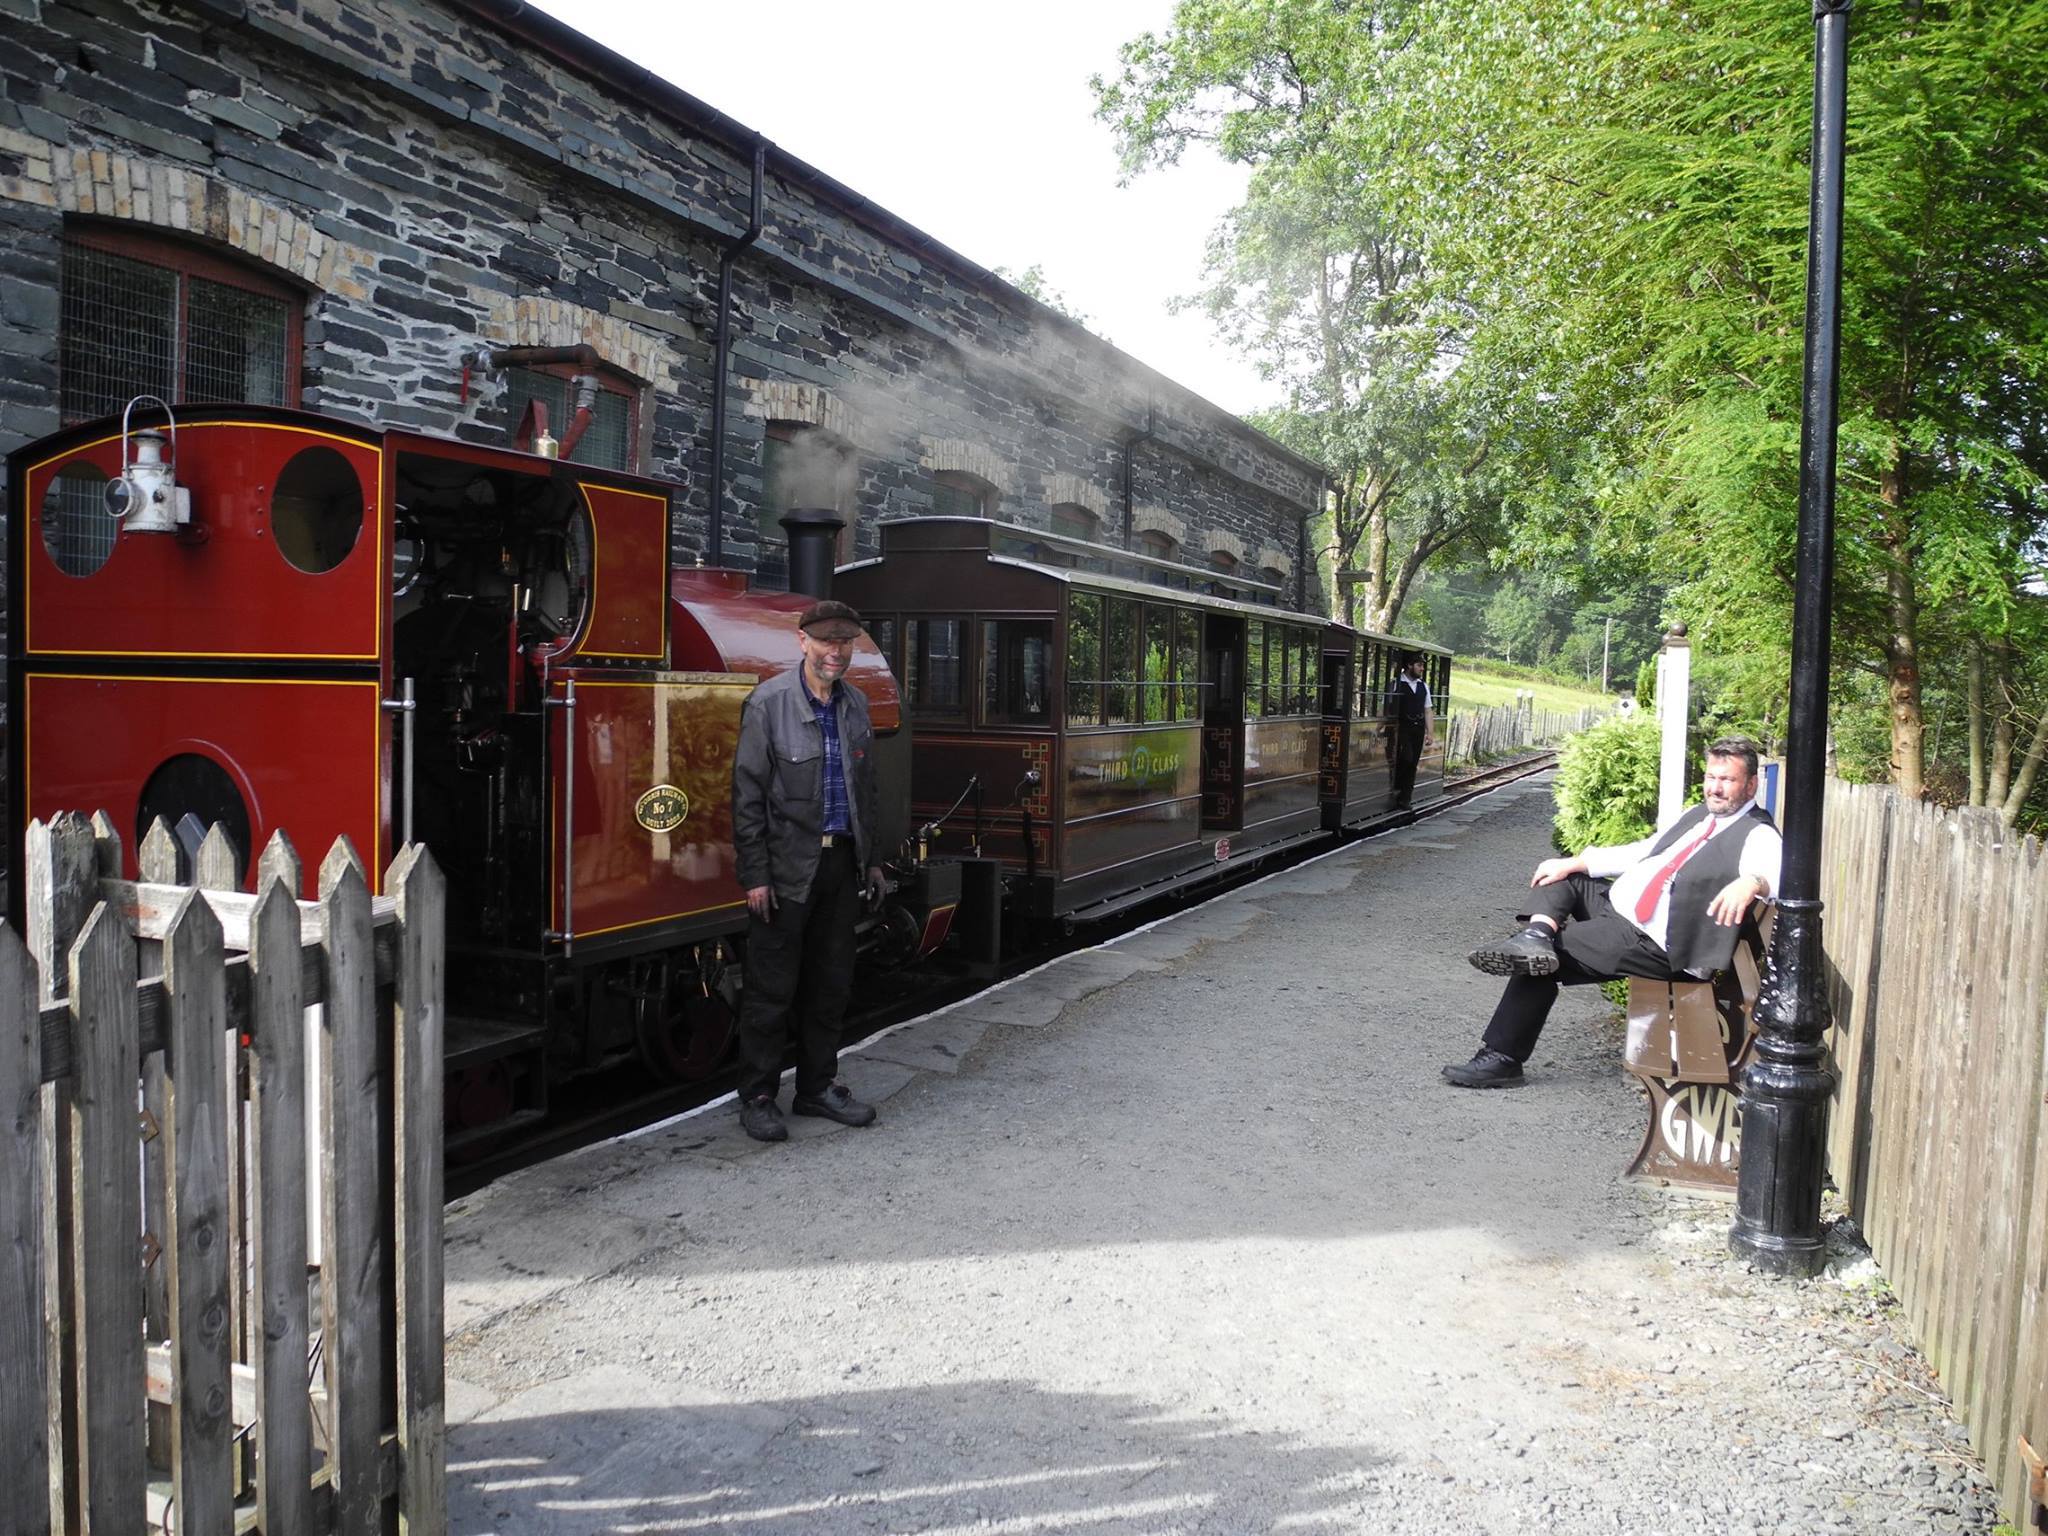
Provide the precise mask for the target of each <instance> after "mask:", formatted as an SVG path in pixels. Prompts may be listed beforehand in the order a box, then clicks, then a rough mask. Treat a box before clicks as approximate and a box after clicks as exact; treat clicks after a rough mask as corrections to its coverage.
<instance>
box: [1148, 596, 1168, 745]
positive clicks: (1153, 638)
mask: <svg viewBox="0 0 2048 1536" xmlns="http://www.w3.org/2000/svg"><path fill="white" fill-rule="evenodd" d="M1144 660H1145V668H1144V683H1143V688H1144V698H1143V701H1142V702H1143V706H1144V708H1143V713H1144V718H1145V722H1146V724H1148V725H1149V724H1151V723H1153V722H1154V721H1159V720H1171V719H1173V718H1174V712H1173V710H1174V706H1173V610H1172V609H1171V608H1157V607H1151V606H1148V607H1147V608H1146V609H1145V658H1144Z"/></svg>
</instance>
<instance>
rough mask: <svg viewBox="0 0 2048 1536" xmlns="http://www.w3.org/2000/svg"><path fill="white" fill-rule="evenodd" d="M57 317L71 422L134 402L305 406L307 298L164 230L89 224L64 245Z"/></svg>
mask: <svg viewBox="0 0 2048 1536" xmlns="http://www.w3.org/2000/svg"><path fill="white" fill-rule="evenodd" d="M61 288H62V297H61V312H60V319H59V321H58V372H59V386H58V394H59V402H60V407H61V409H62V411H63V415H64V420H65V421H66V422H77V421H89V420H91V419H92V418H94V417H96V416H109V415H113V414H116V413H118V412H119V411H120V410H121V408H122V407H123V406H125V405H126V404H127V403H128V402H129V401H130V400H132V399H133V398H134V397H135V396H137V395H156V396H158V397H159V398H160V399H163V400H167V401H169V402H170V403H171V404H173V405H188V404H197V403H200V402H203V401H221V402H230V403H235V404H248V405H297V404H298V403H299V347H300V341H301V336H300V324H299V321H300V317H301V315H302V314H303V313H304V310H305V299H304V296H303V294H302V293H301V291H300V290H299V289H298V288H296V287H294V286H293V285H292V284H290V283H287V282H285V281H284V280H283V279H282V278H277V277H273V276H271V275H270V274H269V273H268V272H265V271H262V270H259V269H256V268H252V267H248V266H244V265H242V264H241V263H240V262H237V261H234V260H232V259H230V258H227V257H224V256H219V255H216V254H214V253H213V252H212V251H210V250H208V249H206V248H205V247H203V246H199V245H192V244H187V243H185V242H183V241H179V240H172V239H166V238H164V237H162V236H160V235H157V234H154V233H149V234H135V233H132V232H129V231H126V230H108V229H100V228H97V227H81V228H74V229H71V230H70V231H68V232H67V233H66V235H65V239H64V270H63V280H62V285H61Z"/></svg>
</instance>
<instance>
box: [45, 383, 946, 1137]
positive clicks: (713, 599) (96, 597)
mask: <svg viewBox="0 0 2048 1536" xmlns="http://www.w3.org/2000/svg"><path fill="white" fill-rule="evenodd" d="M9 487H10V498H11V512H12V516H11V519H10V527H11V529H12V535H13V538H12V547H11V552H10V554H11V558H10V567H9V568H10V570H11V572H12V573H13V579H12V581H11V582H10V584H9V599H10V601H9V626H10V629H9V639H10V642H11V645H10V652H9V656H10V662H9V667H10V673H9V681H10V685H11V697H12V699H13V700H14V729H13V731H12V732H11V738H10V745H9V750H10V761H9V770H10V772H9V791H10V807H9V809H10V826H11V827H12V828H13V829H14V830H15V835H16V836H19V833H20V831H21V829H22V828H24V827H25V826H26V824H27V822H28V820H29V819H30V818H32V817H47V816H49V815H51V814H53V813H55V812H57V811H59V810H65V809H79V808H87V809H92V808H99V809H104V810H105V811H107V812H108V814H109V815H110V816H112V817H113V818H114V821H115V824H116V825H117V827H119V828H120V830H121V832H122V833H123V836H124V839H125V840H126V842H125V846H126V848H127V849H128V854H127V857H128V858H129V860H130V864H131V868H130V873H131V874H132V873H133V859H134V849H135V847H136V846H137V844H138V843H139V842H140V840H141V836H142V833H143V832H144V831H145V830H146V829H147V828H148V827H149V825H150V824H151V823H152V822H153V821H154V820H155V819H157V818H159V817H161V818H162V819H163V820H164V822H165V823H166V825H167V826H169V827H170V828H171V829H172V831H173V834H174V836H175V837H176V838H177V839H178V841H179V843H180V847H181V852H182V853H184V854H185V855H186V856H187V857H190V856H192V855H193V854H195V853H196V850H197V845H198V842H199V840H200V839H201V838H203V837H204V835H205V832H206V829H207V828H208V827H210V826H212V825H215V824H218V825H219V826H220V827H222V828H223V829H224V831H225V832H226V835H227V837H228V839H229V841H230V842H231V844H232V845H233V847H234V850H235V853H236V855H237V858H238V860H239V862H240V864H241V867H242V869H243V871H244V875H245V878H246V877H247V876H248V874H249V872H250V871H252V870H253V867H254V861H255V859H256V857H257V856H258V855H259V854H260V852H261V850H262V848H263V846H264V844H265V843H266V842H267V841H268V839H269V838H270V837H271V835H272V834H273V833H275V832H279V831H287V832H288V833H289V835H290V837H291V839H292V840H293V842H294V844H295V845H296V846H297V847H298V848H300V849H302V850H305V851H308V852H310V853H313V854H314V855H315V857H316V859H317V855H318V852H319V851H321V850H324V849H326V848H327V847H328V846H329V844H330V843H331V842H332V840H333V839H334V838H336V837H338V836H346V837H348V838H349V839H350V840H351V841H352V843H353V844H354V846H355V847H356V848H357V850H358V851H359V852H360V853H361V854H362V855H363V857H364V859H365V860H366V862H367V863H368V865H369V867H370V869H371V871H372V876H371V878H372V881H373V889H374V888H376V887H375V882H376V881H377V880H378V879H379V878H380V876H381V872H382V871H383V870H384V869H385V867H386V866H387V865H388V864H389V862H390V860H391V858H392V857H393V856H394V854H395V853H396V852H397V850H398V848H399V847H400V846H401V845H402V844H403V843H405V842H407V841H411V840H414V839H417V840H421V841H424V842H426V843H427V844H428V845H429V846H430V847H431V848H432V849H433V851H434V856H435V857H436V859H438V860H439V861H440V863H441V865H442V867H443V869H444V870H445V871H446V873H447V876H448V880H449V885H450V891H451V900H450V902H449V908H448V911H449V935H448V937H449V997H450V1008H451V1014H452V1017H451V1020H450V1029H449V1040H450V1046H449V1050H450V1055H449V1062H448V1067H449V1084H450V1128H451V1132H452V1133H455V1134H460V1132H461V1131H462V1130H463V1129H465V1128H480V1127H485V1126H489V1127H493V1128H496V1129H502V1128H503V1127H504V1125H505V1124H506V1122H507V1121H508V1120H512V1121H516V1120H518V1119H519V1118H522V1117H525V1116H528V1115H533V1114H537V1113H539V1112H541V1111H542V1110H543V1109H544V1106H545V1102H546V1085H547V1083H548V1081H549V1079H551V1078H557V1077H560V1076H561V1075H563V1074H564V1073H565V1072H571V1071H576V1070H579V1069H585V1068H592V1067H597V1066H600V1065H603V1064H606V1063H608V1062H611V1061H614V1060H617V1059H619V1058H621V1057H623V1056H626V1055H627V1054H629V1053H635V1052H637V1053H638V1054H639V1055H640V1056H641V1057H643V1058H644V1059H645V1060H646V1061H647V1063H648V1064H649V1065H650V1066H651V1067H652V1068H653V1069H654V1070H655V1071H657V1072H658V1073H660V1074H661V1075H663V1076H665V1077H669V1078H675V1079H692V1078H696V1077H700V1076H702V1075H704V1074H706V1073H708V1072H709V1071H710V1070H712V1069H713V1068H714V1067H715V1066H716V1065H718V1063H719V1062H720V1061H721V1060H722V1058H723V1057H724V1054H725V1051H726V1048H727V1042H728V1037H729V1034H730V1030H731V1024H732V1003H733V1000H734V997H735V995H736V988H737V975H736V970H737V968H736V966H735V963H734V962H735V960H736V954H735V950H734V948H733V944H732V941H733V939H734V938H735V936H736V935H737V934H739V933H740V932H743V931H744V928H745V915H746V909H745V903H744V899H743V897H742V896H741V893H740V891H739V890H738V888H737V886H736V884H735V882H734V878H733V851H732V842H731V834H732V818H731V813H730V805H729V794H730V791H729V782H730V781H729V774H730V764H731V753H732V747H733V744H734V742H735V741H736V740H737V736H738V730H739V714H740V706H741V704H742V702H743V701H744V700H745V698H746V696H747V694H748V693H749V691H751V689H752V688H753V687H754V685H755V683H756V681H757V680H759V679H760V678H762V677H765V676H770V675H773V674H774V673H776V672H778V671H780V670H782V669H783V668H786V667H789V666H793V665H796V664H797V663H798V661H799V652H798V650H797V645H796V616H797V613H798V612H799V611H800V610H801V609H802V607H803V606H804V604H805V602H806V599H805V598H804V597H802V596H800V595H791V594H788V593H760V592H753V591H750V590H749V589H748V583H747V578H746V577H745V576H744V575H742V574H739V573H736V572H730V571H720V570H704V569H688V568H683V569H674V568H672V565H671V560H670V555H669V550H670V547H671V545H670V510H669V495H668V488H667V487H666V486H665V485H663V484H661V483H659V482H656V481H651V480H646V479H642V478H638V477H635V476H632V475H626V474H618V473H613V472H611V471H607V470H600V469H591V468H587V467H585V466H583V465H578V464H572V463H567V462H563V461H560V460H557V459H550V458H545V457H540V456H537V455H535V454H531V453H524V452H517V451H513V450H509V449H504V448H496V447H484V446H477V445H473V444H467V443H461V442H455V441H451V440H448V439H444V438H435V437H427V436H422V435H419V434H415V433H410V432H402V431H379V430H376V429H374V428H370V427H363V426H358V425H353V424H350V423H346V422H342V421H337V420H333V419H329V418H325V417H319V416H314V415H309V414H305V413H300V412H292V411H282V410H274V409H259V408H253V407H224V406H203V407H191V408H186V409H183V410H180V411H179V412H178V413H177V415H176V419H175V421H173V419H172V418H171V416H170V415H169V413H168V412H167V411H165V410H164V409H163V408H162V407H161V406H160V405H153V406H152V407H151V408H150V409H149V410H148V411H146V412H145V410H144V409H143V403H142V402H137V403H136V404H135V405H132V406H131V408H130V411H129V413H128V414H127V416H125V417H124V418H123V419H122V420H121V421H119V422H100V423H94V424H90V425H86V426H82V427H78V428H76V429H73V430H70V431H67V432H64V433H61V434H59V435H57V436H54V437H51V438H48V439H45V440H43V441H41V442H38V443H35V444H32V445H30V446H29V447H27V448H25V449H23V450H21V451H19V452H17V453H16V454H14V455H13V456H12V458H11V460H10V465H9ZM826 575H827V577H828V578H829V566H828V567H827V568H826ZM849 677H850V680H851V681H852V682H853V683H854V684H855V685H856V686H858V687H860V688H861V689H862V690H863V692H865V693H866V694H867V696H868V700H869V704H870V708H871V712H872V715H873V719H874V724H875V732H876V737H877V745H878V752H879V753H880V755H881V758H882V761H881V763H880V765H879V773H878V782H879V784H880V785H881V787H882V791H883V794H882V798H883V807H882V809H883V832H884V837H885V839H886V841H885V844H884V846H891V847H893V846H898V845H900V844H902V843H903V841H904V833H905V832H906V830H907V829H906V827H905V825H904V822H905V818H906V816H907V793H908V750H909V733H908V731H907V729H905V728H904V721H903V718H902V713H901V710H900V708H899V705H898V699H897V692H896V685H895V680H894V678H893V677H892V676H891V674H890V672H889V669H888V667H887V666H886V664H885V663H884V662H883V660H882V658H881V656H880V654H879V652H877V651H876V650H875V649H874V647H873V646H872V645H870V644H866V643H863V645H862V647H861V649H860V651H859V652H858V653H857V655H856V657H855V660H854V665H853V669H852V671H851V673H850V674H849ZM14 864H15V867H16V869H17V871H18V869H19V865H20V861H19V860H18V859H17V860H15V861H14ZM895 873H896V880H895V884H896V886H897V899H896V900H894V901H893V902H891V903H889V904H888V905H887V906H886V907H885V908H884V910H882V911H881V912H879V913H877V914H876V915H875V916H873V917H871V918H869V919H868V920H867V921H866V925H865V926H866V928H867V933H866V935H865V938H866V942H867V944H868V946H869V947H870V948H879V949H881V950H883V951H885V952H887V954H888V955H889V957H890V958H891V959H893V960H896V961H901V960H905V959H908V958H911V957H913V956H914V955H915V954H916V953H918V952H919V951H920V950H923V949H929V948H930V947H932V946H933V945H934V944H936V943H937V942H938V941H939V940H940V939H942V938H943V937H944V931H945V926H946V922H947V919H948V918H949V916H950V912H951V908H952V905H953V898H952V897H951V895H950V894H949V892H950V890H951V889H953V888H956V887H957V873H956V872H954V871H952V870H950V869H949V868H947V867H946V866H937V867H932V868H918V867H915V866H914V865H904V866H901V867H899V868H898V869H897V870H896V872H895ZM949 876H950V877H951V878H952V881H953V885H951V886H949V885H948V878H949ZM313 878H314V876H313V873H312V872H311V871H310V870H309V874H308V879H309V882H310V881H311V880H312V879H313ZM16 879H17V881H18V880H19V875H18V873H17V876H16ZM19 894H20V893H19V889H18V887H17V890H16V892H15V896H16V900H15V903H14V906H13V910H14V911H16V912H19V911H20V910H21V905H20V901H19ZM302 894H304V895H306V896H307V897H310V896H312V895H313V894H314V893H313V891H312V890H311V889H308V890H307V891H306V892H304V893H302Z"/></svg>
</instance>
